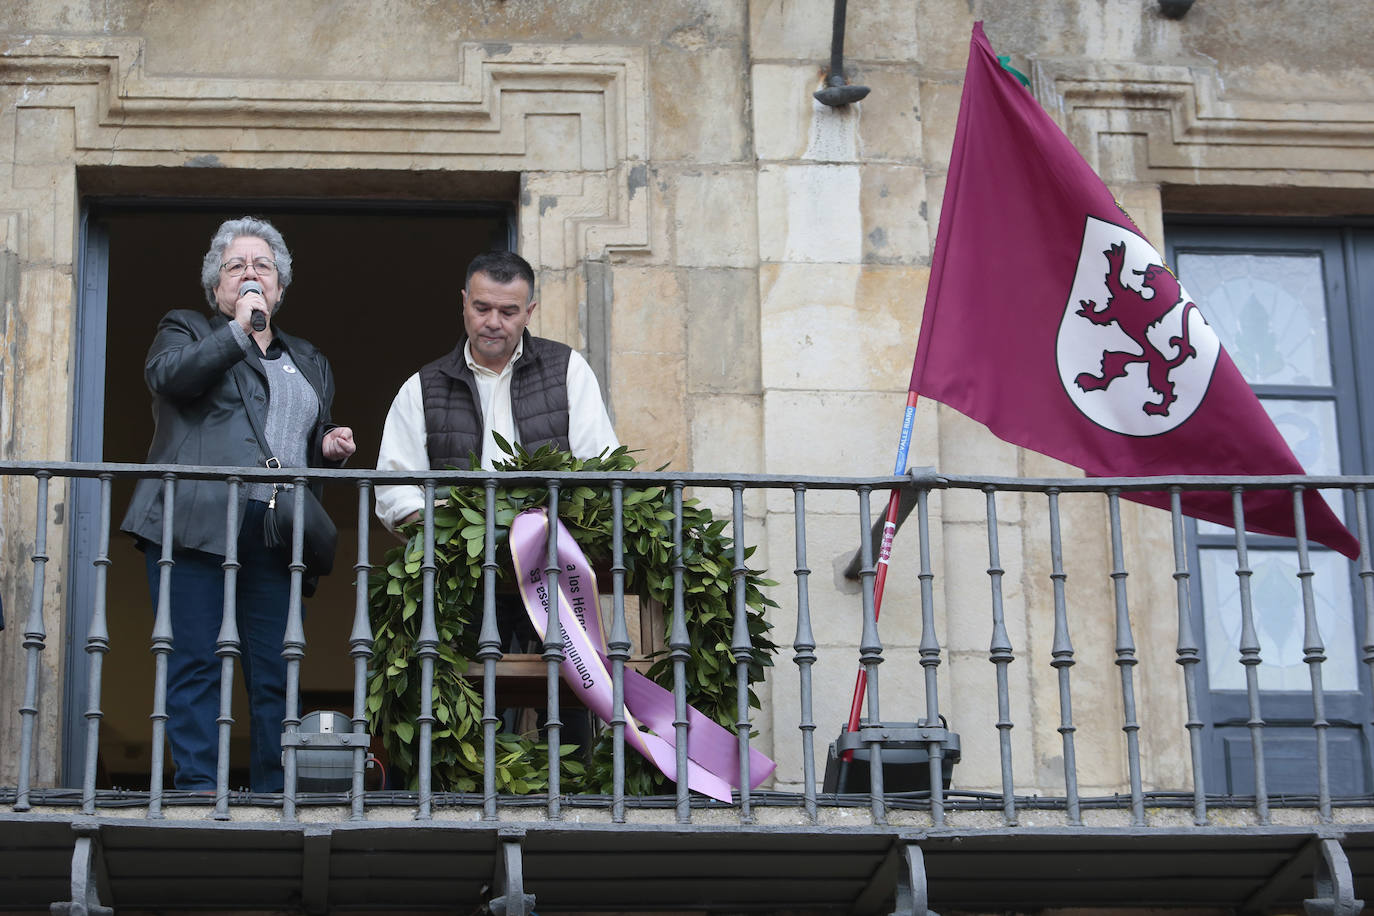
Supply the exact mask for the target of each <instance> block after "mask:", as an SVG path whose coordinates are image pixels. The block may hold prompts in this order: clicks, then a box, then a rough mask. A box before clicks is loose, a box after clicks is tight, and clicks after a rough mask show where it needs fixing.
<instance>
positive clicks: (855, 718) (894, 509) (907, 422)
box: [844, 391, 920, 763]
mask: <svg viewBox="0 0 1374 916" xmlns="http://www.w3.org/2000/svg"><path fill="white" fill-rule="evenodd" d="M919 397H920V395H918V394H917V393H916V392H915V391H908V392H907V396H906V415H905V416H903V418H902V437H901V439H900V440H899V441H898V443H897V468H896V470H894V471H893V472H892V474H893V476H894V477H895V476H897V475H899V474H905V473H906V460H907V454H908V452H910V451H911V431H912V428H913V427H914V426H915V424H916V401H917V399H918V398H919ZM901 506H902V491H901V490H898V489H893V491H892V492H891V494H889V495H888V498H887V515H886V516H885V517H884V519H883V539H882V542H881V544H880V546H879V547H878V569H877V574H876V575H875V576H874V578H873V622H874V623H875V624H876V623H877V622H878V614H879V613H880V612H881V611H882V606H883V586H884V585H886V583H887V565H888V562H887V561H888V558H889V557H891V556H892V538H893V537H894V536H895V535H896V534H897V514H898V511H899V510H900V509H901ZM867 689H868V672H867V671H866V670H865V669H864V667H863V666H862V665H860V666H859V673H858V676H857V677H856V678H855V679H854V699H853V700H851V701H850V704H849V721H848V723H846V725H845V731H847V732H856V731H858V730H859V715H860V713H861V712H862V710H863V705H864V692H865V691H866V690H867ZM853 759H854V751H853V750H852V749H851V750H847V751H845V752H844V760H845V762H846V763H847V762H849V761H851V760H853Z"/></svg>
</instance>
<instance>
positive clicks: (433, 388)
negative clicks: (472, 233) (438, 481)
mask: <svg viewBox="0 0 1374 916" xmlns="http://www.w3.org/2000/svg"><path fill="white" fill-rule="evenodd" d="M536 306H538V303H537V302H536V301H535V298H534V269H533V268H531V267H530V265H529V262H527V261H526V260H525V259H524V258H522V257H520V255H518V254H515V253H514V252H511V251H489V252H487V253H485V254H481V255H478V256H477V257H476V258H474V259H473V261H472V263H471V264H469V265H468V272H467V281H466V283H465V284H464V288H463V336H462V337H461V338H459V340H458V345H457V346H456V347H455V348H454V349H453V351H452V352H451V353H449V354H448V355H447V356H443V357H440V358H439V359H437V360H435V361H434V362H432V363H429V364H428V365H426V366H424V367H423V368H421V369H420V371H419V372H417V373H415V374H414V375H412V376H411V377H410V378H408V379H406V382H405V384H404V385H402V386H401V390H400V392H398V393H397V395H396V399H395V400H394V401H392V403H391V410H390V411H389V412H388V413H387V416H386V426H385V427H384V428H383V430H382V444H381V448H380V450H379V453H378V455H377V470H379V471H397V470H406V471H418V470H424V469H427V468H432V469H436V470H443V469H445V468H450V467H457V468H463V469H466V468H467V467H469V461H470V458H469V456H470V455H477V456H479V457H480V459H481V462H482V467H483V468H486V469H488V470H490V469H491V468H492V467H494V465H495V462H496V461H498V460H501V459H502V458H504V457H506V456H505V454H504V452H502V451H501V448H500V446H498V445H497V443H496V439H495V434H498V433H499V434H500V435H501V436H503V437H504V438H505V439H506V440H507V441H508V442H518V443H520V444H521V445H523V446H524V447H525V448H527V449H529V450H530V451H534V450H535V449H537V448H539V447H540V446H541V445H543V444H544V443H546V442H552V443H554V444H555V445H557V446H558V447H559V448H561V449H563V450H564V451H569V452H572V453H573V454H574V455H576V456H577V457H578V458H592V457H595V456H597V455H599V454H601V453H602V452H603V451H605V450H607V449H614V448H616V447H618V446H619V445H620V443H619V441H618V440H617V439H616V435H615V430H614V429H613V428H612V427H611V419H610V417H609V416H608V415H607V413H606V405H605V404H604V403H603V402H602V400H601V389H600V387H599V386H598V385H597V381H596V375H595V374H594V373H593V372H592V368H591V366H589V365H587V361H586V360H585V359H584V358H583V357H582V355H581V354H580V353H578V352H577V351H576V350H573V349H572V348H570V347H568V346H567V345H566V344H562V343H559V342H557V341H554V340H546V339H544V338H542V337H534V336H532V335H531V334H530V332H529V331H528V330H527V325H529V323H530V317H531V316H532V315H533V314H534V310H535V308H536ZM423 510H424V491H423V490H422V489H421V488H420V487H418V486H379V487H377V517H378V518H379V519H381V521H382V524H384V525H386V527H387V528H388V529H390V530H392V531H395V530H396V527H397V526H398V525H401V524H405V523H407V522H411V521H414V520H415V519H417V518H419V517H420V515H421V513H422V512H423Z"/></svg>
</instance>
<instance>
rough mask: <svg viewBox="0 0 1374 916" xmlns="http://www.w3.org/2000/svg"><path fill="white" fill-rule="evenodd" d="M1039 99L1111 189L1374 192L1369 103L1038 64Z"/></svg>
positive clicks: (1073, 64)
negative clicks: (1114, 185) (1265, 93)
mask: <svg viewBox="0 0 1374 916" xmlns="http://www.w3.org/2000/svg"><path fill="white" fill-rule="evenodd" d="M1032 86H1033V89H1034V92H1035V95H1036V97H1037V98H1038V99H1039V100H1040V102H1041V103H1042V104H1043V105H1044V106H1045V107H1046V109H1047V110H1049V111H1050V112H1051V113H1053V114H1054V115H1055V116H1056V117H1057V118H1058V119H1059V121H1060V123H1061V124H1062V125H1063V126H1064V128H1065V130H1066V131H1067V132H1068V134H1069V136H1070V138H1071V139H1073V141H1074V143H1075V145H1077V146H1078V148H1079V150H1081V151H1082V152H1083V154H1084V156H1085V157H1086V158H1087V159H1088V161H1089V163H1090V164H1092V166H1093V167H1094V168H1095V169H1096V170H1097V171H1098V173H1099V174H1101V175H1102V177H1103V178H1104V179H1106V180H1107V181H1108V182H1118V183H1141V182H1146V183H1157V184H1169V183H1176V184H1193V185H1218V186H1221V185H1250V186H1256V185H1280V184H1281V185H1297V186H1307V187H1349V188H1371V187H1374V101H1370V100H1369V99H1366V98H1354V97H1352V98H1351V99H1349V100H1329V99H1324V100H1294V99H1291V98H1278V97H1275V98H1264V97H1259V96H1255V95H1250V96H1246V97H1242V96H1241V95H1240V94H1239V93H1234V92H1233V93H1229V94H1228V92H1227V89H1226V87H1225V86H1224V85H1223V84H1222V81H1221V80H1220V78H1219V77H1218V75H1217V73H1216V72H1215V71H1213V70H1210V69H1203V68H1188V67H1169V66H1152V65H1146V64H1130V63H1104V62H1084V61H1058V60H1045V61H1036V62H1035V63H1034V64H1033V65H1032Z"/></svg>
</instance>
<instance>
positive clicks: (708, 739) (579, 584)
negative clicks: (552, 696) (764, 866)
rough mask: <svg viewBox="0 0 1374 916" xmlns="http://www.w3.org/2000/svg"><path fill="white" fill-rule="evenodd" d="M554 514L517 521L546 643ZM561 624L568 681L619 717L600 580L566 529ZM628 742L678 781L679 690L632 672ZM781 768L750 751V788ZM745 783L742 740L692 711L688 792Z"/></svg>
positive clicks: (519, 560) (520, 565)
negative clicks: (614, 706) (675, 723)
mask: <svg viewBox="0 0 1374 916" xmlns="http://www.w3.org/2000/svg"><path fill="white" fill-rule="evenodd" d="M548 527H549V522H548V515H547V513H546V512H545V511H544V510H543V509H529V510H527V511H525V512H522V513H520V515H518V516H516V517H515V519H514V520H513V521H512V522H511V526H510V547H511V558H512V560H513V562H514V564H515V575H516V579H517V582H518V585H519V589H520V597H521V599H523V600H524V602H525V610H526V612H527V613H528V614H529V616H530V622H531V623H533V624H534V628H535V629H536V630H537V631H538V632H539V637H540V639H544V638H546V634H547V632H548V620H549V594H548V587H547V584H546V582H545V579H544V569H543V561H544V559H545V558H546V556H547V545H548ZM558 558H559V562H560V563H561V564H562V567H563V571H562V573H561V574H560V575H559V577H558V620H559V624H560V625H561V628H562V630H563V663H562V665H561V666H560V674H561V676H562V678H563V681H564V682H565V683H566V684H567V685H568V686H569V687H571V688H572V689H573V690H574V691H576V692H577V696H578V698H579V699H580V700H581V701H582V704H583V705H584V706H586V707H587V708H588V709H590V710H591V711H592V712H594V713H596V715H597V716H599V717H600V718H601V719H602V721H604V722H610V721H611V719H612V718H614V716H613V714H612V709H611V707H612V704H613V700H614V694H613V692H612V684H611V674H610V671H611V663H610V659H609V658H608V657H607V649H606V638H605V634H604V633H603V632H602V630H601V617H600V615H599V613H598V603H597V589H596V574H595V573H593V572H592V568H591V564H590V563H588V562H587V558H586V556H585V555H584V554H583V553H582V549H581V548H580V547H578V546H577V542H576V541H575V540H573V537H572V535H571V534H569V533H568V529H567V528H565V527H564V526H563V523H562V522H561V521H560V522H558ZM624 684H625V703H624V709H623V713H624V718H625V743H626V744H628V745H629V746H630V747H633V748H634V749H635V750H637V751H638V752H639V753H641V754H643V755H644V756H645V757H646V758H648V760H649V761H650V762H651V763H653V765H654V766H656V767H657V768H658V769H659V771H660V772H662V773H663V775H664V776H667V777H668V778H669V779H671V780H673V781H674V782H676V781H677V730H676V728H675V727H674V726H673V718H674V709H675V704H674V702H673V694H672V692H671V691H669V690H666V689H664V688H663V687H660V686H659V685H658V684H655V683H654V682H653V681H651V680H650V679H649V678H647V677H645V676H644V675H642V674H640V673H639V672H638V671H635V670H634V669H632V668H626V669H625V680H624ZM776 767H777V764H775V763H774V762H773V761H772V760H770V759H769V758H768V757H767V756H766V755H764V754H762V753H760V752H758V751H756V750H754V749H752V748H750V750H749V784H750V787H751V788H753V787H757V786H758V785H759V784H760V783H762V782H763V781H764V780H765V779H767V778H768V777H769V776H771V775H772V773H773V770H774V769H775V768H776ZM739 784H740V758H739V738H738V737H737V736H736V735H735V734H734V733H733V732H731V731H729V730H728V729H726V728H724V727H722V726H721V725H719V724H718V723H717V722H715V721H714V720H712V719H711V718H710V717H709V716H706V715H704V714H703V713H701V712H699V711H697V710H696V709H693V708H692V707H690V706H689V707H687V785H688V786H689V787H691V788H692V789H693V790H695V791H697V792H700V793H702V794H703V795H709V796H710V797H712V798H715V799H719V800H720V801H723V802H727V803H728V802H729V801H730V792H731V790H732V789H738V788H739Z"/></svg>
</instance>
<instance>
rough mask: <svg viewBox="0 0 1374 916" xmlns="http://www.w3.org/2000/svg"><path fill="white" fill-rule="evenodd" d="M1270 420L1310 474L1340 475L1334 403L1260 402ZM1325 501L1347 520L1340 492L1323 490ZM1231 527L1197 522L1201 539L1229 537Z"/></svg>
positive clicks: (1266, 400)
mask: <svg viewBox="0 0 1374 916" xmlns="http://www.w3.org/2000/svg"><path fill="white" fill-rule="evenodd" d="M1260 404H1261V406H1263V407H1264V410H1265V412H1266V413H1268V414H1269V419H1271V420H1273V421H1274V425H1275V426H1276V427H1278V430H1279V433H1280V434H1281V435H1282V436H1283V441H1285V442H1287V443H1288V447H1289V448H1291V449H1292V450H1293V454H1294V455H1295V456H1297V459H1298V463H1299V464H1301V465H1302V468H1303V470H1304V471H1306V472H1307V473H1309V474H1312V475H1315V476H1318V477H1324V476H1334V475H1336V474H1339V473H1341V447H1340V442H1339V441H1338V440H1337V438H1336V402H1335V401H1297V400H1294V399H1292V398H1260ZM1322 498H1323V499H1325V500H1326V504H1327V505H1328V506H1330V507H1331V511H1332V512H1335V513H1336V517H1337V518H1339V519H1341V520H1342V521H1344V520H1345V501H1344V500H1343V499H1342V498H1341V491H1340V490H1322ZM1231 531H1232V528H1231V526H1229V525H1226V526H1222V525H1215V524H1213V523H1211V522H1201V521H1200V522H1198V523H1197V533H1198V534H1200V535H1208V534H1224V535H1230V533H1231Z"/></svg>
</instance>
